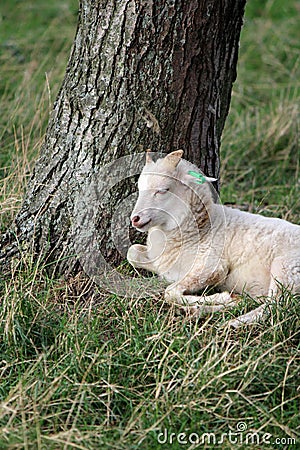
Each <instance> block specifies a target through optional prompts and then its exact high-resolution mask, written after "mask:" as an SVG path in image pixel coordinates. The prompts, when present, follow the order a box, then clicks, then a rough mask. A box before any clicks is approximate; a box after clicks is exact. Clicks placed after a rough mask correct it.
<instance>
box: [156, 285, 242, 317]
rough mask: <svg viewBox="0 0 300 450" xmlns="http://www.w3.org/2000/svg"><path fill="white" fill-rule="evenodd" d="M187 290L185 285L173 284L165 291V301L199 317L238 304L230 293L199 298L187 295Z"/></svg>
mask: <svg viewBox="0 0 300 450" xmlns="http://www.w3.org/2000/svg"><path fill="white" fill-rule="evenodd" d="M186 290H187V289H186V287H185V286H183V285H180V284H176V283H174V284H171V285H170V286H168V287H167V289H166V291H165V300H166V301H167V302H168V303H172V304H176V305H178V306H180V308H181V309H184V310H185V311H188V312H191V313H193V315H197V316H200V315H205V314H209V313H212V312H215V311H220V310H221V309H224V308H225V307H226V306H230V307H232V306H234V305H235V304H236V302H237V298H236V297H235V296H233V295H231V294H230V293H229V292H221V293H218V294H213V295H207V296H206V295H201V296H197V295H186V294H185V293H184V292H185V291H186Z"/></svg>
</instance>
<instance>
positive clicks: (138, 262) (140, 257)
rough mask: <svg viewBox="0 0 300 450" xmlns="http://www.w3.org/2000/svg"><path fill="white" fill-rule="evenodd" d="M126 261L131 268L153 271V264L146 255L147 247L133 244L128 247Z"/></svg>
mask: <svg viewBox="0 0 300 450" xmlns="http://www.w3.org/2000/svg"><path fill="white" fill-rule="evenodd" d="M127 259H128V261H129V262H130V264H131V265H132V266H133V267H139V268H141V269H146V270H150V271H154V267H153V264H152V262H151V260H150V259H149V258H148V255H147V246H146V245H140V244H134V245H132V246H131V247H129V249H128V252H127Z"/></svg>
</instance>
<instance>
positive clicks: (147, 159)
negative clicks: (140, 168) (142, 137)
mask: <svg viewBox="0 0 300 450" xmlns="http://www.w3.org/2000/svg"><path fill="white" fill-rule="evenodd" d="M151 151H152V150H151V148H147V150H146V164H150V163H152V162H153V160H152V158H151Z"/></svg>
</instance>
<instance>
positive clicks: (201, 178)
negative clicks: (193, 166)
mask: <svg viewBox="0 0 300 450" xmlns="http://www.w3.org/2000/svg"><path fill="white" fill-rule="evenodd" d="M188 174H189V175H191V176H192V177H194V178H197V180H195V183H198V184H203V183H205V182H206V178H205V176H204V175H202V173H199V172H194V171H193V170H189V171H188Z"/></svg>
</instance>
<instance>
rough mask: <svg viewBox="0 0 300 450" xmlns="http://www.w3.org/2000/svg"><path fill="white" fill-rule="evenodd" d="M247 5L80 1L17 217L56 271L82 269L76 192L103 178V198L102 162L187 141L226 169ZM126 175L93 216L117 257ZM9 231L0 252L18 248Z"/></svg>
mask: <svg viewBox="0 0 300 450" xmlns="http://www.w3.org/2000/svg"><path fill="white" fill-rule="evenodd" d="M244 5H245V0H220V1H215V0H190V1H183V0H167V1H162V0H155V1H154V0H117V1H113V0H107V1H105V0H98V1H93V2H91V1H89V0H81V5H80V13H79V21H78V29H77V33H76V37H75V41H74V45H73V48H72V52H71V56H70V60H69V63H68V66H67V70H66V74H65V78H64V81H63V84H62V87H61V90H60V93H59V95H58V98H57V100H56V103H55V105H54V109H53V112H52V115H51V118H50V121H49V126H48V130H47V133H46V139H45V143H44V145H43V148H42V151H41V156H40V159H39V160H38V161H37V163H36V166H35V169H34V172H33V174H32V178H31V180H30V183H29V185H28V189H27V192H26V196H25V200H24V203H23V206H22V208H21V211H20V212H19V214H18V216H17V217H16V221H15V234H16V235H17V236H18V241H19V242H21V243H22V242H23V243H27V244H28V245H29V246H30V248H31V249H32V250H34V251H35V252H37V253H42V254H43V255H45V256H46V258H48V260H49V261H55V267H56V269H57V270H58V272H59V273H63V272H65V271H67V270H76V268H77V267H78V261H77V257H76V249H75V248H74V242H78V239H80V236H79V235H77V231H76V229H77V228H76V227H74V226H72V224H73V223H74V216H76V217H75V219H76V220H77V215H78V202H77V205H76V207H75V199H77V200H78V198H80V197H81V195H82V192H83V191H84V189H85V186H87V185H89V180H92V179H93V180H94V179H95V178H96V179H99V177H101V176H102V181H101V182H102V185H101V186H102V188H99V186H98V187H97V199H99V196H100V197H101V189H104V190H105V183H108V182H109V176H107V171H106V172H105V174H103V173H101V167H102V166H105V165H107V164H108V163H109V162H110V161H113V160H118V158H120V157H122V156H124V155H131V154H136V153H140V152H141V151H142V150H144V149H146V148H149V147H150V148H152V150H153V151H158V152H169V151H173V150H175V149H178V148H182V149H184V152H185V153H184V155H185V158H187V159H189V160H191V161H193V162H195V163H196V164H198V165H199V166H200V167H201V168H202V169H203V170H204V171H205V173H206V174H207V175H209V176H215V177H218V176H219V167H220V161H219V150H220V138H221V133H222V130H223V126H224V122H225V118H226V116H227V113H228V109H229V104H230V96H231V88H232V83H233V82H234V80H235V78H236V64H237V56H238V45H239V36H240V30H241V26H242V18H243V13H244ZM139 161H140V160H137V161H135V162H134V165H135V167H136V168H135V169H134V170H132V172H131V175H132V176H133V175H135V173H137V170H139V168H138V166H139ZM126 167H127V166H126ZM115 169H116V168H114V169H113V170H114V171H115ZM114 174H115V172H113V175H112V176H115V175H114ZM129 175H130V173H128V174H126V176H125V175H124V173H123V178H122V177H121V178H122V179H120V180H119V182H118V183H117V184H116V185H114V186H111V189H110V191H109V192H108V191H107V189H106V190H105V193H104V195H103V198H101V201H100V204H99V205H98V206H99V210H98V211H97V214H95V213H94V212H93V217H92V218H91V220H93V221H94V222H95V226H97V224H98V237H97V241H98V245H99V247H100V249H101V251H102V253H103V255H104V256H105V258H107V260H111V261H114V262H118V260H119V259H120V255H119V253H118V252H117V251H116V249H115V247H114V243H113V242H112V238H111V236H110V231H109V230H110V224H111V218H112V215H113V213H114V210H115V208H116V205H117V204H118V202H119V201H120V199H124V198H126V197H127V196H128V195H129V194H130V193H131V192H132V191H133V189H134V187H133V180H132V177H131V178H130V177H127V176H129ZM105 177H106V178H107V179H106V178H105ZM93 182H94V181H93ZM99 189H100V190H99ZM92 197H93V194H91V200H92ZM83 207H84V205H83ZM96 215H97V217H95V216H96ZM128 215H129V211H128ZM87 217H88V216H87ZM115 222H116V224H118V221H117V220H116V221H115ZM82 224H86V218H85V219H83V220H82ZM118 225H119V226H120V224H118ZM126 225H128V223H127V224H126ZM121 226H125V224H121ZM11 236H12V234H10V233H8V234H7V235H6V236H5V237H4V239H3V240H2V258H7V257H8V254H9V252H8V250H7V249H9V251H11V250H12V248H11V247H10V246H9V244H8V241H9V240H10V239H11Z"/></svg>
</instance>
